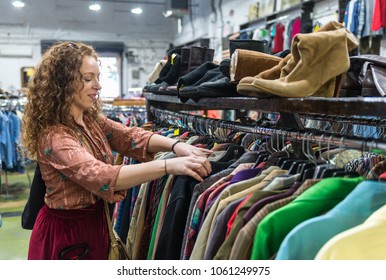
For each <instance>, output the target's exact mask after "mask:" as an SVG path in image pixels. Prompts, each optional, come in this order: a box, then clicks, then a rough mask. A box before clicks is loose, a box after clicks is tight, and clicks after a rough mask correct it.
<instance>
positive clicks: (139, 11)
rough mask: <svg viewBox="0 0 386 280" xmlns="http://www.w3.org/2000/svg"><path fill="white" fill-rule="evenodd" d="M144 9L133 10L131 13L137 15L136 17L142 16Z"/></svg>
mask: <svg viewBox="0 0 386 280" xmlns="http://www.w3.org/2000/svg"><path fill="white" fill-rule="evenodd" d="M142 12H143V11H142V9H141V8H134V9H131V13H132V14H136V15H140V14H142Z"/></svg>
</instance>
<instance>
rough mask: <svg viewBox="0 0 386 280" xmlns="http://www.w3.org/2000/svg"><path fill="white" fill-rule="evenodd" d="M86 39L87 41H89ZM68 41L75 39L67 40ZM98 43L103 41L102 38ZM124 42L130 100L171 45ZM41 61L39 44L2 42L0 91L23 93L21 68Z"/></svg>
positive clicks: (124, 78)
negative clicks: (133, 92)
mask: <svg viewBox="0 0 386 280" xmlns="http://www.w3.org/2000/svg"><path fill="white" fill-rule="evenodd" d="M86 38H87V37H84V40H86V41H87V39H86ZM68 40H76V39H73V38H68ZM99 40H103V38H102V37H99ZM124 43H125V52H124V54H123V56H122V92H121V96H122V97H129V89H130V88H136V87H143V86H144V85H145V84H146V82H147V76H148V75H149V73H150V72H151V71H152V70H153V68H154V65H155V64H156V63H157V61H159V60H160V59H162V58H164V56H165V53H166V50H167V49H168V47H169V45H168V44H166V43H158V44H154V45H151V44H147V46H146V47H145V46H144V44H142V43H141V42H136V43H133V42H131V41H128V42H124ZM40 59H41V48H40V41H37V40H31V41H23V42H20V43H18V42H15V43H1V42H0V88H1V89H3V90H5V91H8V92H11V93H13V94H15V93H17V92H18V91H20V90H21V85H22V78H21V68H22V67H30V66H32V67H34V66H36V65H37V63H38V62H39V61H40Z"/></svg>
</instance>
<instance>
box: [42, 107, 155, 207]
mask: <svg viewBox="0 0 386 280" xmlns="http://www.w3.org/2000/svg"><path fill="white" fill-rule="evenodd" d="M83 120H84V123H85V124H87V127H83V126H81V125H80V124H78V131H74V130H73V129H71V128H69V127H67V126H65V125H55V126H53V127H50V128H49V129H48V130H47V132H46V133H45V134H44V135H43V136H42V137H41V139H40V141H39V151H38V154H37V161H38V162H39V165H40V169H41V173H42V177H43V180H44V181H45V184H46V195H45V203H46V205H47V206H48V207H49V208H53V209H80V208H85V207H87V206H90V205H92V204H94V203H96V201H97V200H99V198H102V199H104V200H106V201H108V202H110V203H112V202H117V201H120V200H122V199H123V198H124V197H125V194H126V191H115V190H114V189H115V183H116V180H117V176H118V173H119V170H120V168H121V167H122V165H114V157H113V154H112V150H113V151H116V152H118V153H120V154H122V155H125V156H130V157H133V158H135V159H137V160H139V161H141V162H144V161H150V160H152V159H153V157H154V154H152V153H149V152H148V151H147V146H148V142H149V139H150V137H151V135H152V133H151V132H150V131H146V130H144V129H142V128H138V127H126V126H125V125H123V124H121V123H118V122H115V121H113V120H110V119H108V118H107V117H106V116H102V115H101V116H99V118H98V120H97V121H95V120H93V119H92V118H91V117H89V116H84V117H83Z"/></svg>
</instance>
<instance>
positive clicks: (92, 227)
mask: <svg viewBox="0 0 386 280" xmlns="http://www.w3.org/2000/svg"><path fill="white" fill-rule="evenodd" d="M108 238H109V235H108V228H107V222H106V218H105V212H104V203H103V200H99V201H98V202H97V203H96V204H95V205H93V206H90V207H88V208H84V209H77V210H57V209H50V208H48V207H47V206H44V207H43V208H42V209H41V210H40V212H39V214H38V216H37V218H36V222H35V225H34V228H33V230H32V234H31V238H30V242H29V250H28V259H29V260H60V259H66V260H68V259H70V260H75V259H82V260H106V259H107V258H108V246H109V243H108Z"/></svg>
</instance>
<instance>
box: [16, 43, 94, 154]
mask: <svg viewBox="0 0 386 280" xmlns="http://www.w3.org/2000/svg"><path fill="white" fill-rule="evenodd" d="M86 56H91V57H93V58H95V59H96V60H98V58H99V56H98V54H97V53H96V51H95V50H94V48H93V47H91V46H89V45H86V44H83V43H79V42H58V43H56V44H54V45H53V46H51V47H50V48H49V49H47V51H46V52H45V53H44V55H43V57H42V60H41V62H40V63H39V64H38V65H37V68H36V72H35V74H34V77H33V79H31V81H30V82H29V84H28V101H27V104H26V106H25V110H24V116H23V123H22V137H21V141H22V146H23V149H25V152H26V156H28V157H29V158H31V159H35V158H36V154H37V150H38V142H39V138H40V137H41V135H42V133H43V132H44V130H46V129H48V128H49V127H50V126H52V125H57V124H64V125H66V126H69V127H74V126H75V124H74V121H73V119H72V117H71V115H70V114H69V112H70V108H71V104H72V102H73V98H74V94H75V92H76V83H79V82H81V73H80V71H79V69H80V67H81V65H82V62H83V58H84V57H86ZM100 111H101V103H100V101H99V100H98V101H97V102H95V103H94V105H93V107H92V108H91V109H89V110H88V111H87V112H85V114H88V115H90V116H93V117H95V118H96V117H97V115H98V113H99V112H100Z"/></svg>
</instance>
